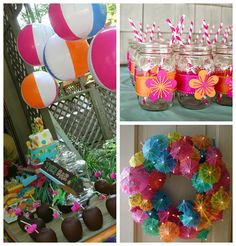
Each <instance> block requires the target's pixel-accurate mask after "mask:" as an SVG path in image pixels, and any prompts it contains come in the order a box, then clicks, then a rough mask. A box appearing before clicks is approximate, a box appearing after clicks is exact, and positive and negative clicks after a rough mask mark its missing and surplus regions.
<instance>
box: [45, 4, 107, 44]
mask: <svg viewBox="0 0 236 246" xmlns="http://www.w3.org/2000/svg"><path fill="white" fill-rule="evenodd" d="M48 15H49V19H50V22H51V25H52V27H53V29H54V31H55V32H56V33H57V35H58V36H60V37H61V38H63V39H65V40H78V39H87V38H89V37H93V36H94V35H96V33H97V32H99V31H100V30H101V29H102V28H103V27H104V25H105V22H106V17H107V11H106V5H105V4H59V3H53V4H50V5H49V9H48Z"/></svg>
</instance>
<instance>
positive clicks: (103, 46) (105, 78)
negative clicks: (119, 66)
mask: <svg viewBox="0 0 236 246" xmlns="http://www.w3.org/2000/svg"><path fill="white" fill-rule="evenodd" d="M89 70H90V72H91V74H92V75H93V77H94V79H95V80H96V81H97V82H98V84H99V85H101V86H102V87H104V88H105V89H108V90H110V91H112V92H115V91H116V27H109V28H105V29H103V30H101V31H100V32H99V33H98V34H97V35H96V36H95V37H94V38H93V40H92V42H91V44H90V47H89Z"/></svg>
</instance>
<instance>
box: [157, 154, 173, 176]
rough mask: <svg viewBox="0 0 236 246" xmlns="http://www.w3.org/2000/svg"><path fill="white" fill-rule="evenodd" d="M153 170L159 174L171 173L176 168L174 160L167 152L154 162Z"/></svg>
mask: <svg viewBox="0 0 236 246" xmlns="http://www.w3.org/2000/svg"><path fill="white" fill-rule="evenodd" d="M154 166H155V168H156V169H157V171H159V172H161V173H171V172H172V171H173V169H174V168H175V166H176V160H175V159H173V157H172V156H171V155H170V154H169V153H168V152H163V154H162V155H161V156H159V157H158V158H157V159H156V160H155V165H154Z"/></svg>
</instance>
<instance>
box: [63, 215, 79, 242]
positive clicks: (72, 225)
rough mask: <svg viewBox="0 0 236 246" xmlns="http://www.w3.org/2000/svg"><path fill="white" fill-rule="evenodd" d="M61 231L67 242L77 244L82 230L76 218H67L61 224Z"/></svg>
mask: <svg viewBox="0 0 236 246" xmlns="http://www.w3.org/2000/svg"><path fill="white" fill-rule="evenodd" d="M61 230H62V232H63V234H64V236H65V238H66V239H67V240H68V241H69V242H77V241H79V240H80V239H81V238H82V236H83V229H82V225H81V222H80V221H79V219H78V218H75V217H67V218H65V219H64V220H63V221H62V223H61Z"/></svg>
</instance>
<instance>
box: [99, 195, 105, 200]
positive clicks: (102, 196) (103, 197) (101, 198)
mask: <svg viewBox="0 0 236 246" xmlns="http://www.w3.org/2000/svg"><path fill="white" fill-rule="evenodd" d="M105 199H106V196H105V195H103V194H102V195H100V196H99V197H98V200H99V201H104V200H105Z"/></svg>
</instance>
